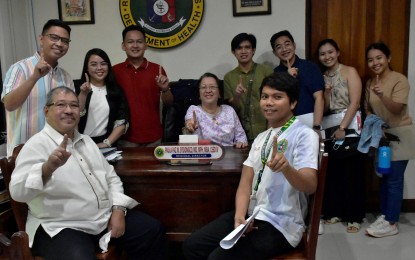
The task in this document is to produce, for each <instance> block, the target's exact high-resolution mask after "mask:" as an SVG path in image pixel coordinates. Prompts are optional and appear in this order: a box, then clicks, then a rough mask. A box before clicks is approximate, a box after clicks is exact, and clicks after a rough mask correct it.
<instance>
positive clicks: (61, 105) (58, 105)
mask: <svg viewBox="0 0 415 260" xmlns="http://www.w3.org/2000/svg"><path fill="white" fill-rule="evenodd" d="M46 106H47V107H50V106H55V107H56V108H57V109H59V110H64V109H66V108H67V107H68V106H69V108H70V109H71V110H77V109H79V103H78V102H72V103H65V102H53V103H50V104H47V105H46Z"/></svg>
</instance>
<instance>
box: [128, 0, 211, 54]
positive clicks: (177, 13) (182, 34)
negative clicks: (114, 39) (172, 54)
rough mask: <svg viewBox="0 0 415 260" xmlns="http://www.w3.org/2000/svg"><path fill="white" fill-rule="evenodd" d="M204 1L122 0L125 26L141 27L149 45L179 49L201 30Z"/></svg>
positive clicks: (158, 47)
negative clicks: (198, 29) (176, 47)
mask: <svg viewBox="0 0 415 260" xmlns="http://www.w3.org/2000/svg"><path fill="white" fill-rule="evenodd" d="M203 10H204V0H120V14H121V19H122V21H123V23H124V25H125V26H126V27H127V26H130V25H140V26H141V27H143V28H144V31H145V32H146V42H147V45H148V46H150V47H153V48H157V49H166V48H171V47H175V46H178V45H180V44H182V43H184V42H185V41H187V40H188V39H189V38H190V37H191V36H192V35H193V34H194V33H195V31H196V29H197V28H198V27H199V25H200V23H201V21H202V17H203Z"/></svg>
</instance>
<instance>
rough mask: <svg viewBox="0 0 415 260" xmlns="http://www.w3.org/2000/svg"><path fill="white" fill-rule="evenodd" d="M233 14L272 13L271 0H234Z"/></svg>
mask: <svg viewBox="0 0 415 260" xmlns="http://www.w3.org/2000/svg"><path fill="white" fill-rule="evenodd" d="M232 7H233V8H232V9H233V16H246V15H264V14H271V0H232Z"/></svg>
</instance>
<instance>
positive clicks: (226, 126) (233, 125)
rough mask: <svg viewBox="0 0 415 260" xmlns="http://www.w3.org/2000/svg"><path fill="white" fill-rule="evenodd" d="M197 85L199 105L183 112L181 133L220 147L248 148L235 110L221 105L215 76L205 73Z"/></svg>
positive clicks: (221, 94)
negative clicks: (184, 114) (197, 137)
mask: <svg viewBox="0 0 415 260" xmlns="http://www.w3.org/2000/svg"><path fill="white" fill-rule="evenodd" d="M198 85H199V101H200V105H198V106H194V105H192V106H190V107H189V109H188V110H187V113H186V116H185V127H184V129H183V130H184V132H187V133H191V134H197V135H198V136H199V139H204V140H210V141H212V142H213V143H216V144H220V145H223V146H235V147H236V148H244V147H246V146H248V139H247V137H246V134H245V131H244V129H243V128H242V125H241V122H240V121H239V118H238V115H237V114H236V112H235V110H234V109H233V108H232V107H231V106H228V105H222V104H221V103H222V98H221V97H222V96H223V87H222V86H221V85H220V84H219V79H218V77H217V76H216V75H214V74H212V73H209V72H208V73H205V74H203V75H202V76H201V77H200V79H199V83H198Z"/></svg>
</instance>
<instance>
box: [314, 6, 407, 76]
mask: <svg viewBox="0 0 415 260" xmlns="http://www.w3.org/2000/svg"><path fill="white" fill-rule="evenodd" d="M307 2H308V3H307V7H308V8H307V14H308V16H307V21H308V25H307V27H308V26H309V29H308V30H307V32H308V34H309V35H307V37H306V38H307V39H308V49H307V54H308V58H310V57H311V59H313V60H315V61H317V54H316V51H317V45H318V43H319V42H320V41H321V40H322V39H325V38H332V39H334V40H335V41H336V42H337V43H338V44H339V46H340V49H341V54H340V55H341V56H340V57H341V62H342V63H344V64H347V65H351V66H354V67H355V68H356V69H357V70H358V72H359V74H360V76H361V77H362V78H365V77H367V76H368V75H369V72H368V69H367V66H366V61H365V50H366V47H367V46H368V45H369V44H371V43H373V42H376V41H383V42H385V43H386V44H387V45H388V46H389V48H390V49H391V52H392V60H391V65H392V68H393V70H396V71H398V72H401V73H403V74H405V75H406V74H407V70H408V49H409V16H410V0H307Z"/></svg>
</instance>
